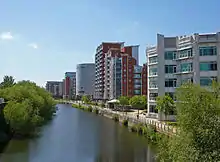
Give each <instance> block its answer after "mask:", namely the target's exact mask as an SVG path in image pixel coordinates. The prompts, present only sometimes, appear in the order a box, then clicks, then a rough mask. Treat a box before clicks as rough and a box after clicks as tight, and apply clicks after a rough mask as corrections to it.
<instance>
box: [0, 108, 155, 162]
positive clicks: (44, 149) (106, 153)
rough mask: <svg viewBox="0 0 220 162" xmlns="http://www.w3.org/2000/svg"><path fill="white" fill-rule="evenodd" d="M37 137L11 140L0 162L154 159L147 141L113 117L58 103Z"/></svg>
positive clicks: (139, 161) (132, 161)
mask: <svg viewBox="0 0 220 162" xmlns="http://www.w3.org/2000/svg"><path fill="white" fill-rule="evenodd" d="M58 106H59V110H58V112H57V116H56V117H55V118H54V120H53V121H52V122H51V123H49V124H48V125H46V126H44V127H43V128H42V135H41V136H40V137H38V138H36V139H29V140H22V141H19V140H11V141H10V143H9V144H8V146H7V147H6V149H5V151H4V153H3V154H1V156H0V162H152V161H154V160H153V159H154V153H153V151H152V149H151V147H150V146H149V145H148V144H147V141H146V140H145V139H144V138H142V137H139V136H137V135H136V134H134V133H130V132H129V131H128V130H127V129H126V128H123V127H122V126H120V125H119V124H117V123H115V122H114V121H113V120H110V119H107V118H105V117H101V116H96V115H95V114H94V113H88V112H83V111H81V110H78V109H74V108H71V106H70V105H58Z"/></svg>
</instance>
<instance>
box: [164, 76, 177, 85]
mask: <svg viewBox="0 0 220 162" xmlns="http://www.w3.org/2000/svg"><path fill="white" fill-rule="evenodd" d="M165 87H176V79H175V78H174V79H165Z"/></svg>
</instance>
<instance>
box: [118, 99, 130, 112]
mask: <svg viewBox="0 0 220 162" xmlns="http://www.w3.org/2000/svg"><path fill="white" fill-rule="evenodd" d="M119 104H120V105H121V106H122V108H123V113H124V108H125V106H127V105H129V98H128V97H127V96H120V97H119Z"/></svg>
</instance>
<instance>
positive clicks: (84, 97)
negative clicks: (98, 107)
mask: <svg viewBox="0 0 220 162" xmlns="http://www.w3.org/2000/svg"><path fill="white" fill-rule="evenodd" d="M82 102H83V103H86V104H88V103H89V102H90V98H89V97H88V96H86V95H84V96H82Z"/></svg>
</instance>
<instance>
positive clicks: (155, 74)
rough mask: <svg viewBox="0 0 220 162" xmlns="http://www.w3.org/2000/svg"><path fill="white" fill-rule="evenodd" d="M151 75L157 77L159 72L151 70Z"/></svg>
mask: <svg viewBox="0 0 220 162" xmlns="http://www.w3.org/2000/svg"><path fill="white" fill-rule="evenodd" d="M149 77H157V72H151V73H150V74H149Z"/></svg>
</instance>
